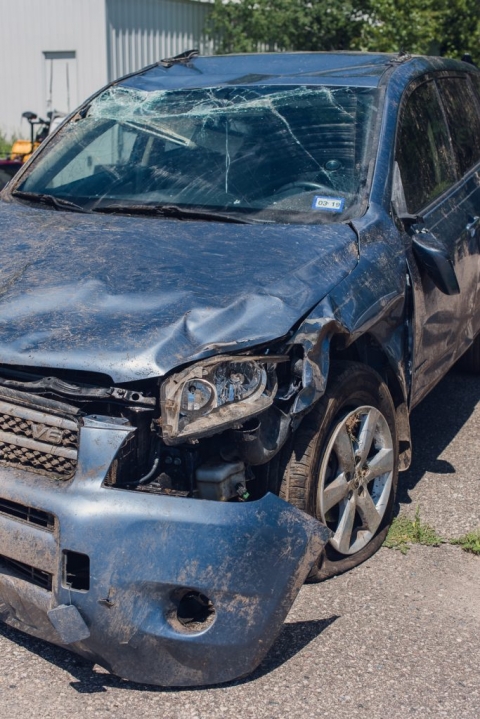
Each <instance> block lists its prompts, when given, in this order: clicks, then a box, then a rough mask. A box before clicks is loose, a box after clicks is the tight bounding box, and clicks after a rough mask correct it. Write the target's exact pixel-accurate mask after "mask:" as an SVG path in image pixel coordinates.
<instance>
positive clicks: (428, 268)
mask: <svg viewBox="0 0 480 719" xmlns="http://www.w3.org/2000/svg"><path fill="white" fill-rule="evenodd" d="M412 249H413V254H414V255H415V257H416V259H417V261H418V263H419V265H421V266H422V267H423V268H424V270H425V272H426V273H427V275H428V276H429V277H430V279H431V280H432V282H433V283H434V284H435V286H436V287H438V289H439V290H440V292H443V294H445V295H459V294H460V286H459V284H458V279H457V275H456V274H455V269H454V267H453V262H452V260H451V257H450V254H449V253H448V251H447V249H446V248H445V246H444V245H443V243H442V242H440V240H438V239H437V238H436V237H435V235H433V234H432V233H431V232H428V231H426V230H423V231H422V232H415V233H414V234H413V235H412Z"/></svg>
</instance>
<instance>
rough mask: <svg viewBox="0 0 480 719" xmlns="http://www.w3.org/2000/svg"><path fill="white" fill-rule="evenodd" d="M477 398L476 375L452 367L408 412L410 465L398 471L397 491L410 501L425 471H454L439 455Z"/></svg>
mask: <svg viewBox="0 0 480 719" xmlns="http://www.w3.org/2000/svg"><path fill="white" fill-rule="evenodd" d="M478 402H480V377H479V376H477V375H472V374H467V373H464V372H460V371H458V370H452V371H451V372H449V374H448V375H447V376H446V377H445V378H444V379H443V380H442V381H441V382H440V384H438V385H437V386H436V387H435V389H433V390H432V392H430V394H429V395H428V396H427V397H426V398H425V399H424V400H423V402H422V403H421V404H420V405H419V406H418V407H416V408H415V409H414V410H413V412H412V414H411V430H412V445H413V461H412V466H411V467H410V469H409V470H408V471H407V472H403V473H402V474H400V479H399V488H398V494H397V508H396V513H398V511H399V508H400V505H401V504H411V499H410V495H409V492H410V490H412V489H413V488H414V487H415V486H416V485H417V484H418V482H419V481H420V480H421V479H422V477H423V476H424V474H425V473H426V472H432V473H435V474H455V467H454V466H453V465H452V464H450V462H447V461H445V460H443V459H440V455H441V454H442V452H443V451H444V450H445V448H446V447H447V446H448V445H449V444H450V442H451V441H452V440H453V439H454V438H455V436H456V435H457V434H458V432H459V431H460V430H461V428H462V427H463V425H464V424H465V422H466V421H467V420H468V419H469V417H470V416H471V415H472V413H473V411H474V410H475V407H476V405H477V404H478Z"/></svg>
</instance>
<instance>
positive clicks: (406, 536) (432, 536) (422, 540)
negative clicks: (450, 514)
mask: <svg viewBox="0 0 480 719" xmlns="http://www.w3.org/2000/svg"><path fill="white" fill-rule="evenodd" d="M445 541H446V540H445V539H442V537H440V536H439V535H438V534H437V533H436V531H435V530H434V529H433V527H430V525H429V524H426V523H425V522H423V521H422V520H421V519H420V507H417V511H416V512H415V517H414V519H413V520H412V519H408V517H395V519H394V520H393V522H392V525H391V527H390V530H389V532H388V535H387V538H386V540H385V542H384V546H385V547H388V548H389V549H399V550H400V551H401V553H402V554H406V553H407V552H408V550H409V549H410V545H411V544H425V545H427V546H429V547H438V546H439V545H440V544H442V543H443V542H445ZM479 541H480V538H479Z"/></svg>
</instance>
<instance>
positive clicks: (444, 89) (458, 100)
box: [437, 77, 480, 175]
mask: <svg viewBox="0 0 480 719" xmlns="http://www.w3.org/2000/svg"><path fill="white" fill-rule="evenodd" d="M437 83H438V88H439V90H440V95H441V97H442V101H443V106H444V108H445V113H446V115H447V120H448V126H449V128H450V136H451V138H452V143H453V149H454V152H455V155H456V156H457V161H458V166H459V168H460V172H461V173H462V175H463V174H465V172H467V171H468V170H469V169H470V168H471V167H473V165H475V164H476V163H477V162H478V161H479V160H480V115H479V114H478V109H477V104H476V102H475V97H474V95H473V93H472V91H471V89H470V85H469V83H468V80H467V78H466V77H449V78H440V79H439V80H437Z"/></svg>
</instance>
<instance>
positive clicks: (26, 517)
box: [0, 497, 55, 532]
mask: <svg viewBox="0 0 480 719" xmlns="http://www.w3.org/2000/svg"><path fill="white" fill-rule="evenodd" d="M0 514H4V515H6V516H7V517H14V518H15V519H18V520H20V521H21V522H26V523H27V524H34V525H35V526H36V527H43V528H44V529H47V530H48V531H50V532H53V530H54V529H55V517H54V516H53V514H50V512H44V511H43V510H42V509H35V507H28V506H27V505H25V504H20V503H19V502H12V501H11V500H9V499H3V498H2V497H0Z"/></svg>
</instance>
